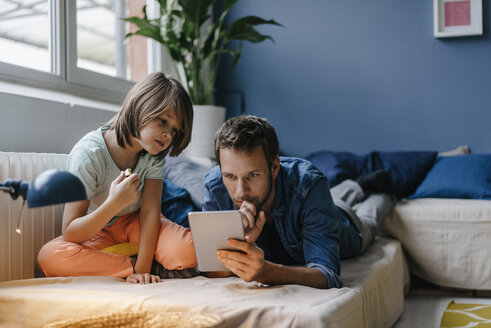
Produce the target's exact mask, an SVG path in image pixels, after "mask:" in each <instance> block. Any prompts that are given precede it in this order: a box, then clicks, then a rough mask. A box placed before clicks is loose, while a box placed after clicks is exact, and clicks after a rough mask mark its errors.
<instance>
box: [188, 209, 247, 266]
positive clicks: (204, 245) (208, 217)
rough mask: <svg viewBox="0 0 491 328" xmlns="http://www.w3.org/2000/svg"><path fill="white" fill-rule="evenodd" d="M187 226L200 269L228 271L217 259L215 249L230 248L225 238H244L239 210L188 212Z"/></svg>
mask: <svg viewBox="0 0 491 328" xmlns="http://www.w3.org/2000/svg"><path fill="white" fill-rule="evenodd" d="M188 217H189V227H190V228H191V232H192V234H193V240H194V249H195V251H196V258H197V259H198V269H199V270H200V271H205V272H206V271H230V270H229V269H227V268H226V267H225V265H223V263H222V262H220V261H218V260H217V250H219V249H231V248H230V246H228V245H227V239H229V238H233V239H239V240H244V239H245V238H244V226H243V225H242V214H241V213H240V212H239V211H213V212H189V214H188Z"/></svg>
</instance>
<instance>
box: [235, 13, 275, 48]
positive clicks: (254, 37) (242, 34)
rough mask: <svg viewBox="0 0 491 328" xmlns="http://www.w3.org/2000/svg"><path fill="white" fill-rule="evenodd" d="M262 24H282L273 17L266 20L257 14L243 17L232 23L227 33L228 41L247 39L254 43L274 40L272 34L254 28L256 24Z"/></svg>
mask: <svg viewBox="0 0 491 328" xmlns="http://www.w3.org/2000/svg"><path fill="white" fill-rule="evenodd" d="M262 24H269V25H278V26H282V25H281V24H279V23H278V22H276V21H274V20H272V19H270V20H265V19H263V18H261V17H257V16H246V17H242V18H240V19H238V20H236V21H235V22H233V23H232V25H230V29H229V32H228V35H227V41H231V40H245V41H249V42H253V43H258V42H262V41H264V40H266V39H270V40H272V41H273V38H272V37H271V36H269V35H263V34H261V33H259V32H258V31H257V30H256V29H255V28H254V26H255V25H262Z"/></svg>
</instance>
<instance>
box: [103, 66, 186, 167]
mask: <svg viewBox="0 0 491 328" xmlns="http://www.w3.org/2000/svg"><path fill="white" fill-rule="evenodd" d="M168 110H174V111H175V113H176V116H177V121H178V122H179V125H180V127H179V129H178V131H177V133H176V135H175V136H174V138H173V140H172V143H171V145H170V146H169V147H168V148H167V149H166V150H164V151H162V152H160V153H159V154H158V155H157V156H158V157H159V158H163V157H164V156H165V155H167V154H168V153H169V152H170V155H171V156H177V155H179V154H180V153H181V152H182V151H183V150H184V149H185V148H186V147H187V145H188V144H189V142H190V140H191V131H192V128H193V105H192V103H191V99H190V98H189V95H188V93H187V92H186V90H185V89H184V88H183V86H182V85H181V84H180V83H179V82H178V81H177V80H175V79H173V78H168V77H166V76H165V75H164V74H163V73H160V72H158V73H153V74H149V75H147V76H146V77H144V78H143V79H142V80H140V81H139V82H138V83H136V84H135V86H133V88H132V89H131V90H130V91H129V92H128V94H127V95H126V98H125V100H124V102H123V105H122V108H121V111H120V112H119V113H118V114H117V115H116V116H115V117H114V118H113V119H112V120H111V121H110V122H109V123H108V124H109V125H110V126H111V129H114V130H115V133H116V138H117V141H118V145H120V146H121V147H125V145H126V144H127V145H130V146H131V138H132V137H134V138H139V137H140V130H141V128H142V127H143V126H144V125H145V124H147V123H148V122H150V121H151V120H153V119H155V118H156V117H158V116H159V115H161V114H162V113H163V112H165V111H168Z"/></svg>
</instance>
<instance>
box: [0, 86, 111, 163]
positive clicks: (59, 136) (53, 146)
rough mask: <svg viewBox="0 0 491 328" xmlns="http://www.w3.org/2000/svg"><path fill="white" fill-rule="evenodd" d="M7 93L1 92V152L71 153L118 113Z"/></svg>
mask: <svg viewBox="0 0 491 328" xmlns="http://www.w3.org/2000/svg"><path fill="white" fill-rule="evenodd" d="M4 91H5V88H2V90H1V91H0V151H11V152H14V151H15V152H49V153H68V152H70V150H71V148H72V147H73V145H74V144H75V143H76V142H77V141H78V140H79V139H80V138H81V137H82V136H83V135H85V134H86V133H87V132H89V131H92V130H95V129H97V128H98V124H100V123H105V122H107V121H108V120H109V119H110V118H111V117H113V116H114V115H115V114H116V111H117V110H118V109H119V106H117V105H105V106H104V105H100V106H98V105H97V104H95V103H94V104H91V103H88V104H84V105H76V104H74V102H72V101H67V100H66V99H64V100H58V99H56V100H55V99H52V100H49V99H40V98H37V97H36V98H35V97H30V96H26V95H19V94H13V93H7V92H4ZM55 98H56V97H55ZM59 98H60V99H63V97H61V96H60V97H59ZM96 107H99V108H96Z"/></svg>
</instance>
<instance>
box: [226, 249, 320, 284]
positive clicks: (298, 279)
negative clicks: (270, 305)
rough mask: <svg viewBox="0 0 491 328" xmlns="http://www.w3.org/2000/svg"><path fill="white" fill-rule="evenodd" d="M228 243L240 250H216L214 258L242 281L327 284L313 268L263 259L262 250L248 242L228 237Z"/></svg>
mask: <svg viewBox="0 0 491 328" xmlns="http://www.w3.org/2000/svg"><path fill="white" fill-rule="evenodd" d="M228 245H229V246H231V247H233V248H236V249H238V250H240V251H242V252H243V253H240V252H236V251H228V250H219V251H218V252H217V258H218V260H219V261H222V262H223V264H224V265H225V266H226V267H227V268H228V269H229V270H230V271H232V272H233V273H234V274H236V275H237V276H239V277H240V278H242V279H243V280H244V281H257V282H260V283H264V284H267V285H283V284H297V285H303V286H309V287H314V288H327V287H328V284H327V281H326V278H325V277H324V275H323V273H322V272H321V271H319V270H317V269H314V268H305V267H293V266H285V265H282V264H276V263H272V262H269V261H265V260H264V252H263V250H262V249H260V248H259V247H257V245H256V244H254V243H252V242H251V243H248V242H243V241H239V240H234V239H229V240H228Z"/></svg>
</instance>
